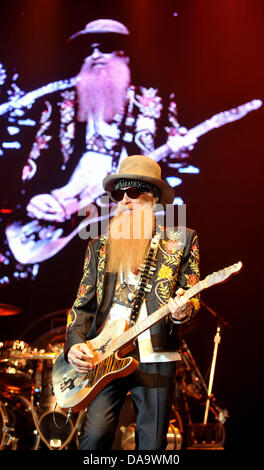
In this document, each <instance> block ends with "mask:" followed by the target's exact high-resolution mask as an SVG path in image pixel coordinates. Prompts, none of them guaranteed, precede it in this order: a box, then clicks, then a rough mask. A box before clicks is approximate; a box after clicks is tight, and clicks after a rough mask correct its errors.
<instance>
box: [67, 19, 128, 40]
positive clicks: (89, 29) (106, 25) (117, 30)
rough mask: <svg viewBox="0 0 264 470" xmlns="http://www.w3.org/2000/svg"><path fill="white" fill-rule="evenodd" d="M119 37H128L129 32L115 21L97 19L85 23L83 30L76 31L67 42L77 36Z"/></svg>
mask: <svg viewBox="0 0 264 470" xmlns="http://www.w3.org/2000/svg"><path fill="white" fill-rule="evenodd" d="M101 34H103V35H105V34H110V35H114V36H115V35H120V36H128V35H129V34H130V32H129V31H128V29H127V27H126V26H125V25H124V24H123V23H120V22H119V21H116V20H111V19H99V20H94V21H90V23H87V25H86V26H85V28H84V29H82V30H81V31H78V32H77V33H75V34H73V35H72V36H71V37H70V38H69V39H68V41H71V40H73V39H75V38H77V37H79V36H83V35H101Z"/></svg>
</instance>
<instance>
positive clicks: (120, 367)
mask: <svg viewBox="0 0 264 470" xmlns="http://www.w3.org/2000/svg"><path fill="white" fill-rule="evenodd" d="M125 323H126V322H125V321H122V319H121V320H118V321H114V322H112V323H111V325H109V328H106V329H105V328H104V329H103V331H102V332H101V333H100V334H99V335H98V336H97V337H96V338H95V339H94V340H91V341H88V342H87V343H88V344H89V346H90V347H92V348H93V351H94V355H95V358H96V359H95V365H94V367H93V368H92V369H91V370H90V371H88V372H87V373H86V374H80V373H79V372H77V371H76V370H75V369H74V368H73V367H72V366H71V365H70V364H69V363H68V362H67V361H65V359H64V353H62V354H60V356H58V357H57V359H56V361H55V364H54V366H53V371H52V383H53V391H54V395H55V397H56V400H57V403H58V405H59V406H60V407H61V408H66V409H68V408H71V409H72V410H73V411H80V410H82V409H83V408H86V407H87V406H88V405H89V403H91V401H92V400H94V398H95V397H96V396H97V395H98V393H99V392H100V391H101V390H102V389H103V388H104V387H105V386H106V385H107V384H108V383H110V382H111V381H112V380H114V379H117V378H120V377H125V376H127V375H129V374H131V373H132V372H133V371H134V370H135V369H136V368H137V366H138V362H137V361H136V360H135V359H134V358H133V357H130V356H129V357H121V356H120V355H119V353H118V352H112V353H109V352H106V351H107V345H108V344H109V343H110V342H111V341H112V334H113V332H115V335H116V334H117V333H118V330H119V332H120V331H122V332H123V331H124V329H125V328H126V326H125Z"/></svg>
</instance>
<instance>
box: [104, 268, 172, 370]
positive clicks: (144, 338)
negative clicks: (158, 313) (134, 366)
mask: <svg viewBox="0 0 264 470" xmlns="http://www.w3.org/2000/svg"><path fill="white" fill-rule="evenodd" d="M128 283H129V284H133V285H135V284H136V276H135V275H134V274H132V273H130V274H129V276H128ZM130 313H131V307H126V306H124V305H120V304H116V303H114V304H113V306H112V308H111V310H110V312H109V315H108V318H107V321H106V323H108V322H111V321H112V320H116V319H118V318H125V319H126V320H127V321H128V322H129V319H130ZM147 315H148V313H147V307H146V302H145V301H144V302H143V304H142V306H141V310H140V313H139V317H138V320H137V323H139V322H141V321H142V320H144V319H145V318H146V317H147ZM138 347H139V355H140V362H171V361H179V360H181V356H180V354H179V353H178V352H177V351H172V352H169V351H168V352H167V351H165V352H155V351H154V350H153V346H152V342H151V335H150V330H149V329H148V330H146V331H144V332H143V333H141V334H140V335H139V336H138Z"/></svg>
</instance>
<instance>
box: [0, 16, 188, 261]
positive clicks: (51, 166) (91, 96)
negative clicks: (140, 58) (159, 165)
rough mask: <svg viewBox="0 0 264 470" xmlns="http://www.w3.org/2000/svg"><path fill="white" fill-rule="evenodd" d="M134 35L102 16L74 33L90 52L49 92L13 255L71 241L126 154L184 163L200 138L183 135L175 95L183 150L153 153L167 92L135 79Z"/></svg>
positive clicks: (171, 116)
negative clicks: (130, 41)
mask: <svg viewBox="0 0 264 470" xmlns="http://www.w3.org/2000/svg"><path fill="white" fill-rule="evenodd" d="M128 37H129V31H128V29H127V28H126V26H125V25H123V24H122V23H120V22H117V21H114V20H96V21H92V22H90V23H88V24H87V25H86V27H85V29H84V30H82V31H80V32H78V33H76V34H75V35H74V36H73V37H72V38H71V40H72V43H74V41H76V47H77V48H79V47H84V52H85V59H84V61H83V63H82V65H81V69H80V71H79V73H78V75H77V77H76V78H75V80H72V83H71V84H70V85H71V86H69V85H68V86H67V89H62V90H60V82H58V87H57V88H58V90H55V92H54V90H52V92H51V93H46V95H45V97H44V98H45V99H44V109H43V111H42V113H41V117H40V120H39V123H38V124H37V127H38V129H37V133H36V136H35V139H34V142H33V145H32V148H31V151H30V152H29V155H28V158H27V160H26V162H25V165H24V168H23V172H22V182H23V183H22V203H21V201H20V207H21V208H22V209H20V211H19V220H15V221H12V223H11V224H10V225H9V226H8V227H7V230H6V237H7V241H8V245H9V248H10V249H11V252H12V255H13V256H14V258H15V260H17V261H18V262H20V263H21V264H22V265H33V264H36V263H40V262H42V261H44V260H46V259H48V258H50V257H52V256H54V254H56V253H57V252H58V251H60V250H61V249H62V248H63V247H64V246H65V245H66V244H67V243H68V241H69V240H70V239H71V234H73V229H72V227H73V223H75V222H76V216H77V217H78V212H79V211H80V209H83V208H85V207H86V206H87V205H89V203H92V202H93V201H95V200H96V199H97V198H98V196H100V195H102V194H103V193H104V191H103V188H102V185H101V181H102V180H103V178H104V177H105V176H106V175H107V174H109V173H110V172H111V171H113V170H115V169H117V168H118V166H119V165H120V163H121V161H122V160H123V159H124V158H126V157H127V155H128V154H131V153H137V154H139V153H145V154H148V155H150V156H151V157H152V158H154V159H156V160H160V159H161V158H162V157H164V156H165V157H166V156H167V155H170V156H171V157H173V158H174V159H175V158H176V159H178V160H182V161H183V162H182V163H180V164H179V166H186V163H185V161H184V160H187V157H188V154H187V153H186V149H187V148H188V147H190V146H191V145H192V144H193V143H195V142H196V138H195V137H193V136H188V135H181V133H180V126H179V123H178V121H177V111H176V104H175V102H174V101H172V100H171V102H170V103H169V107H168V109H167V110H166V112H167V116H166V120H165V124H167V125H166V126H165V127H166V135H167V139H169V141H171V142H173V139H175V138H177V150H176V151H173V150H172V146H170V147H169V146H168V145H166V148H163V149H161V152H160V153H159V152H158V153H157V154H155V149H156V147H157V145H156V142H155V137H156V134H157V131H158V129H159V126H160V120H161V115H162V111H163V103H162V98H161V97H160V96H158V94H157V92H158V90H156V89H154V88H144V87H135V86H133V85H132V84H131V71H130V63H129V62H130V60H129V57H128V54H127V46H128ZM78 41H79V43H78ZM82 42H83V44H82ZM61 83H63V82H61ZM61 88H66V87H63V86H62V87H61ZM47 90H48V91H49V89H48V88H47ZM43 94H44V93H43ZM32 101H33V99H32ZM34 101H35V99H34ZM24 102H25V101H24ZM31 107H32V102H30V100H29V104H28V108H29V111H31ZM16 108H17V109H18V108H19V106H18V105H16ZM21 108H22V106H21ZM19 116H20V113H19ZM15 137H16V138H17V136H15ZM74 217H75V220H73V218H74ZM78 222H80V220H79V221H78V220H77V223H78ZM74 233H77V232H76V231H75V232H74Z"/></svg>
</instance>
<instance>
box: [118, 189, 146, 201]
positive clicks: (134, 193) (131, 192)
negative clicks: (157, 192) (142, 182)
mask: <svg viewBox="0 0 264 470" xmlns="http://www.w3.org/2000/svg"><path fill="white" fill-rule="evenodd" d="M148 192H149V189H147V188H141V189H139V188H133V187H132V188H127V189H114V191H111V197H112V199H114V201H118V202H119V201H122V199H123V197H124V195H125V194H126V195H127V196H128V197H129V199H137V198H138V196H140V194H142V193H148Z"/></svg>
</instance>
